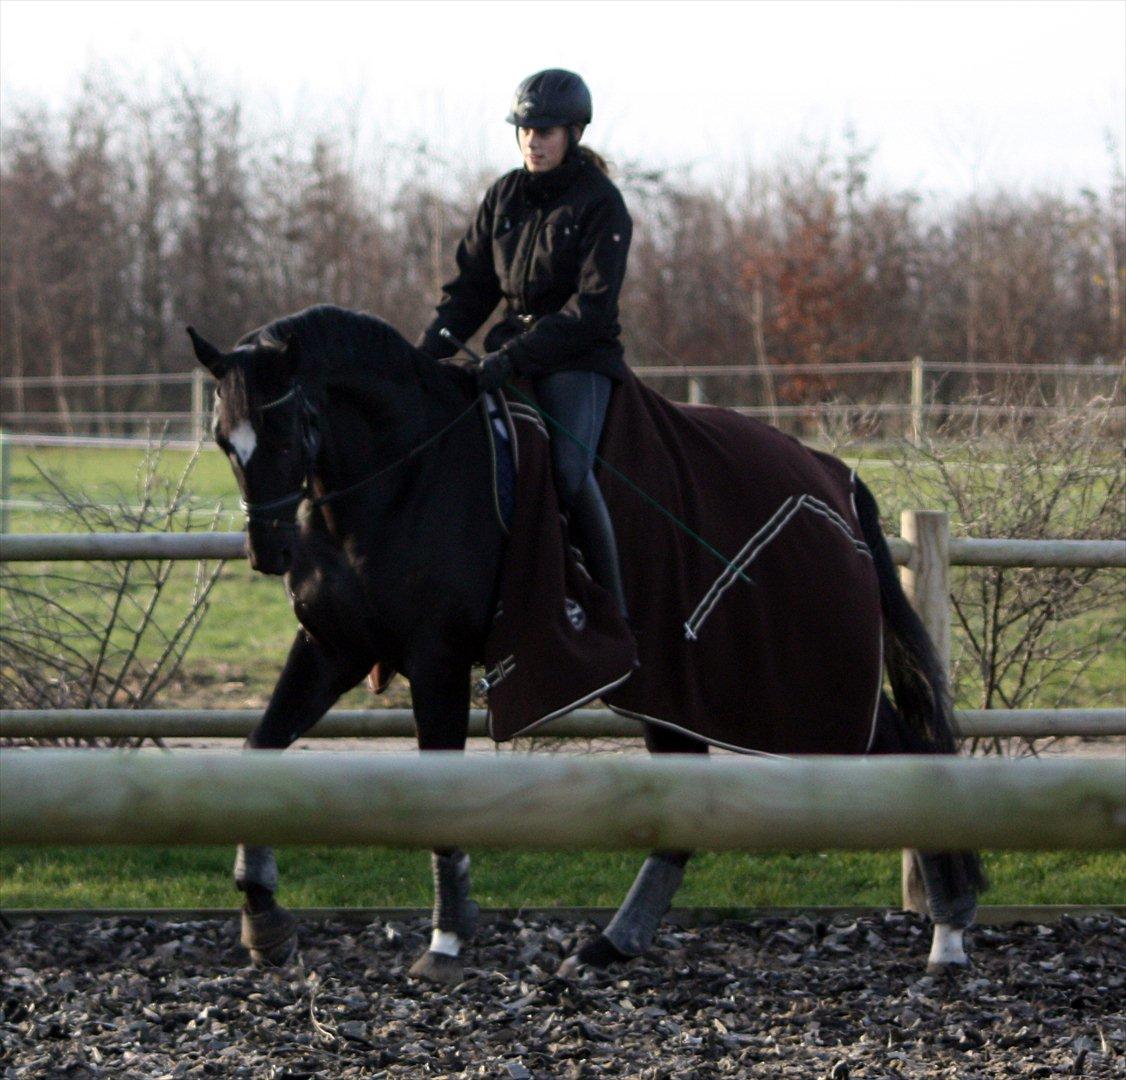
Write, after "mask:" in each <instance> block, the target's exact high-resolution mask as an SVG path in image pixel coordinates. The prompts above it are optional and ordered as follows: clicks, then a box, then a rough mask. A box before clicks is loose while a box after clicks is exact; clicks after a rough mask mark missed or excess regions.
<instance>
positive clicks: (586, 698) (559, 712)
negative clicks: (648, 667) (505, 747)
mask: <svg viewBox="0 0 1126 1080" xmlns="http://www.w3.org/2000/svg"><path fill="white" fill-rule="evenodd" d="M632 674H633V668H632V667H631V668H630V669H629V671H627V672H626V673H625V674H624V675H623V676H621V678H618V679H615V680H614V681H613V682H611V683H607V684H606V685H605V686H603V687H600V688H599V689H597V690H594V691H592V692H591V693H589V694H584V695H583V696H582V697H580V698H578V699H577V700H575V701H572V702H571V704H570V705H564V706H563V708H561V709H556V710H554V711H553V712H550V713H548V714H547V715H546V716H541V717H540V718H539V719H538V720H533V721H532V722H531V723H530V724H525V725H524V726H523V727H522V728H520V730H519V731H514V732H513V733H512V734H511V735H509V736H507V737H506V738H504V739H498V738H497V737H496V735H495V734H493V711H492V709H490V710H489V713H488V717H487V719H486V727H487V730H488V732H489V738H491V739H492V740H493V742H507V741H508V740H509V739H518V738H520V737H521V736H523V735H527V734H528V733H529V732H531V731H532V730H533V729H535V728H538V727H540V725H542V724H546V723H547V722H548V721H549V720H555V719H557V718H558V717H560V716H566V715H567V713H569V712H574V711H575V709H581V708H582V707H583V706H584V705H586V704H587V702H590V701H593V700H594V699H595V698H596V697H601V696H602V695H603V694H606V693H609V691H611V690H616V689H617V688H618V687H619V686H621V685H622V683H624V682H625V681H626V679H628V678H629V677H630V676H631V675H632ZM612 707H613V706H611V708H612Z"/></svg>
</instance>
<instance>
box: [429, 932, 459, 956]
mask: <svg viewBox="0 0 1126 1080" xmlns="http://www.w3.org/2000/svg"><path fill="white" fill-rule="evenodd" d="M430 951H431V952H440V953H442V954H443V955H445V956H457V955H459V954H460V952H461V938H459V937H458V936H457V934H455V933H454V932H453V931H452V930H435V931H434V933H432V934H431V935H430Z"/></svg>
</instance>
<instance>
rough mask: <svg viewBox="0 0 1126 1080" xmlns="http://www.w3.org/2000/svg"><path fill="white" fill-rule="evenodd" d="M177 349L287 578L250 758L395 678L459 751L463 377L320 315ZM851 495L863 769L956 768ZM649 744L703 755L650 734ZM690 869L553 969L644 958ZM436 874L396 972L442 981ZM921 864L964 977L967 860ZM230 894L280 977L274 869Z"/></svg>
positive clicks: (249, 510) (472, 588)
mask: <svg viewBox="0 0 1126 1080" xmlns="http://www.w3.org/2000/svg"><path fill="white" fill-rule="evenodd" d="M188 332H189V334H190V335H191V338H192V343H193V345H194V348H195V353H196V356H197V357H198V359H199V361H200V362H201V363H202V364H203V365H204V366H205V367H206V368H207V369H208V370H209V371H210V372H211V374H212V375H213V376H214V377H215V379H216V380H217V388H216V405H215V421H214V436H215V439H216V441H217V442H218V444H219V446H220V447H221V448H222V449H223V450H224V451H225V452H226V453H227V455H228V457H229V459H230V462H231V466H232V468H233V470H234V474H235V477H236V479H237V481H238V485H239V488H240V490H241V493H242V498H243V506H244V509H245V511H246V514H247V519H248V547H249V554H250V561H251V565H252V566H253V567H254V569H256V570H259V571H261V572H262V573H266V574H284V575H286V584H287V587H288V591H289V593H290V596H291V598H292V602H293V608H294V612H295V614H296V615H297V619H298V621H299V623H300V628H299V630H298V632H297V635H296V638H295V639H294V642H293V645H292V647H291V649H290V653H289V657H288V659H287V660H286V663H285V667H284V669H283V671H282V673H281V677H280V678H279V680H278V683H277V686H276V687H275V689H274V692H273V695H272V696H271V699H270V703H269V705H268V706H267V708H266V711H265V714H264V715H263V717H262V720H261V722H260V723H259V724H258V725H257V727H256V728H255V729H254V731H253V732H252V733H251V734H250V736H249V738H248V739H247V743H246V745H247V746H248V747H252V748H275V749H279V748H284V747H288V746H289V745H290V744H292V743H293V742H294V741H295V740H296V739H298V738H299V737H300V736H301V735H302V734H304V733H305V732H306V731H308V730H309V729H310V728H311V727H312V726H313V725H314V724H315V723H316V722H317V721H318V720H319V719H320V718H321V716H323V715H324V713H325V712H326V711H327V710H328V709H329V707H330V706H331V705H332V704H333V703H334V702H335V701H336V700H337V699H338V698H339V697H340V695H341V694H343V693H345V692H346V691H348V690H350V689H351V688H352V687H354V686H356V685H357V684H358V683H359V682H361V680H363V679H364V677H365V676H366V675H367V674H368V673H369V672H370V671H371V669H372V667H373V665H374V664H376V663H377V662H379V663H383V664H386V665H388V666H389V667H391V668H393V669H395V670H397V671H400V672H402V673H403V674H404V675H405V676H406V677H407V678H408V679H409V680H410V684H411V693H412V700H413V707H414V715H415V722H416V726H417V733H418V745H419V747H420V749H422V750H463V749H464V746H465V742H466V734H467V726H468V713H469V706H470V670H471V666H472V665H473V664H474V663H475V662H479V661H480V659H481V650H482V646H483V643H484V641H485V638H486V636H487V634H488V631H489V628H490V625H491V623H492V619H493V615H494V610H495V606H496V597H497V591H498V583H499V578H500V571H501V563H502V557H503V554H504V549H505V537H504V535H503V533H502V529H501V526H500V524H499V523H498V521H497V517H496V514H495V513H494V510H493V501H492V500H493V493H492V488H491V479H490V467H491V453H490V447H489V441H488V437H487V434H486V432H485V430H484V428H483V426H482V424H481V422H480V420H479V405H478V400H477V391H476V388H475V383H474V379H473V377H472V375H471V374H470V373H469V372H468V371H466V370H464V369H463V368H460V367H458V366H455V365H452V364H448V363H440V362H437V361H434V360H432V359H430V358H429V357H427V356H426V355H424V354H423V353H421V352H419V351H418V350H417V349H415V348H413V347H412V346H411V345H410V344H409V343H408V342H407V341H406V340H405V339H404V338H403V337H402V336H401V335H400V334H399V333H398V332H397V331H395V330H394V329H393V328H392V327H391V326H389V325H388V324H387V323H385V322H384V321H382V320H381V319H378V318H375V317H373V316H370V315H365V314H361V313H356V312H350V311H345V310H342V309H339V308H335V307H330V306H318V307H314V308H310V309H308V310H306V311H302V312H299V313H298V314H295V315H291V316H287V317H284V318H281V319H278V320H277V321H275V322H272V323H270V324H268V325H267V326H265V327H263V328H261V329H259V330H255V331H253V332H251V333H249V334H247V335H246V336H245V337H243V338H242V339H241V340H240V341H239V342H238V344H237V346H236V347H235V348H234V349H233V350H232V351H230V352H222V351H220V350H219V349H218V348H216V347H215V346H213V345H211V344H209V343H208V342H207V341H205V340H204V339H203V338H202V337H201V336H200V335H198V334H197V333H196V332H195V331H194V330H192V329H191V328H189V331H188ZM857 490H858V507H857V509H858V516H859V519H860V524H861V528H862V530H863V532H864V539H865V541H866V542H867V544H868V545H869V547H870V548H871V549H872V551H873V554H874V558H875V561H876V568H877V574H878V577H879V582H880V592H881V603H882V607H883V612H884V622H885V626H884V633H885V636H886V638H887V640H888V649H887V667H888V675H889V680H890V682H891V685H892V687H893V691H894V693H895V695H896V700H897V703H898V705H899V709H896V707H895V706H893V705H892V703H891V701H890V700H889V699H888V698H887V697H886V696H884V697H882V699H881V702H880V708H879V714H878V720H877V724H876V735H875V739H874V742H873V746H872V751H873V752H884V753H897V752H906V753H936V752H939V753H950V752H953V750H954V737H953V732H952V727H951V724H950V711H949V705H948V702H947V699H946V685H945V677H944V675H943V673H942V670H941V668H940V666H939V665H938V664H937V663H936V661H935V656H934V650H933V647H932V646H931V644H930V642H929V639H928V638H927V636H926V633H925V631H924V630H923V628H922V625H921V624H920V622H919V620H918V618H917V617H916V616H915V614H914V612H913V611H912V610H911V607H910V605H909V604H908V602H907V600H906V597H905V596H904V594H903V592H902V590H901V588H900V586H899V583H898V578H897V576H896V574H895V571H894V567H893V565H892V562H891V559H890V556H889V554H888V550H887V545H886V542H885V540H884V538H883V536H882V534H881V532H880V526H879V520H878V514H877V511H876V506H875V502H874V500H873V499H872V497H871V495H870V494H869V493H868V492H867V489H866V488H864V487H863V485H860V486H859V487H858V489H857ZM622 558H623V560H628V559H629V558H630V552H629V551H624V552H623V553H622ZM646 744H647V746H648V748H649V749H650V751H652V752H658V753H662V752H664V753H667V752H696V753H700V752H703V753H706V752H707V746H706V745H704V744H702V743H700V742H698V741H696V740H693V739H690V738H688V737H687V736H685V735H682V734H679V733H677V732H675V731H670V730H667V729H662V728H658V727H656V726H655V725H648V726H647V730H646ZM688 858H689V853H687V852H655V853H653V854H652V855H651V856H650V857H649V858H648V859H647V860H646V862H645V864H644V866H643V867H642V869H641V872H640V873H639V875H638V878H637V881H636V882H635V884H634V886H633V888H632V889H631V890H630V893H629V896H628V897H627V898H626V901H625V902H624V904H623V906H622V908H621V910H620V911H619V912H618V914H617V915H616V916H615V918H614V919H613V920H612V922H611V923H610V925H609V926H608V927H607V928H606V930H605V931H604V932H603V933H601V934H599V935H598V936H596V937H594V938H592V939H591V940H589V941H587V942H585V943H584V944H583V945H582V946H581V947H580V949H579V950H578V952H577V953H576V954H575V956H573V957H571V958H569V959H568V960H567V961H566V962H565V963H564V967H563V969H561V970H562V972H563V973H564V974H566V973H567V972H569V971H574V970H575V969H577V968H579V967H580V966H582V965H584V964H589V965H592V966H604V965H606V964H609V963H611V962H614V961H617V960H622V959H625V958H628V957H631V956H636V955H639V954H640V953H642V952H644V951H645V950H646V949H647V948H648V947H649V946H650V945H651V944H652V941H653V939H654V937H655V934H656V931H657V926H658V923H659V921H660V919H661V918H662V916H663V915H664V914H665V912H666V911H667V910H668V907H669V905H670V904H671V902H672V898H673V895H674V893H675V891H676V889H677V887H678V885H679V884H680V881H681V877H682V875H683V870H684V866H685V864H686V862H687V860H688ZM433 867H434V881H435V907H434V922H433V939H432V941H431V946H430V948H429V949H428V950H427V951H426V952H425V953H424V954H423V955H422V956H421V957H420V958H419V959H418V961H417V962H416V963H415V965H414V967H413V968H412V969H411V971H412V974H414V975H416V976H420V977H423V978H429V979H432V980H435V981H441V982H451V981H456V980H458V979H459V978H460V976H461V971H462V967H461V960H460V951H461V947H462V946H463V945H464V944H465V943H466V942H467V941H468V940H469V939H470V938H471V937H472V935H473V931H474V925H475V922H476V914H477V908H476V905H475V904H474V902H473V901H472V900H471V899H470V897H469V857H468V855H466V854H465V853H463V852H461V851H457V850H442V851H436V852H434V853H433ZM920 867H921V870H922V877H923V881H924V884H925V886H926V888H927V894H928V902H929V906H930V911H931V915H932V917H933V919H934V922H935V939H934V944H933V947H932V953H931V962H932V964H938V965H942V964H964V963H965V962H966V957H965V953H964V951H963V948H962V931H963V929H964V928H965V927H966V926H968V925H969V924H970V923H971V922H972V919H973V915H974V912H975V910H976V894H977V892H978V891H980V889H981V888H982V887H983V886H984V882H983V879H982V877H981V874H980V869H979V864H978V862H977V858H976V856H974V855H969V854H924V855H922V856H921V857H920ZM235 880H236V884H237V886H238V887H239V889H241V890H242V891H243V892H244V894H245V905H244V910H243V933H242V940H243V943H244V944H245V945H246V946H247V947H248V948H249V949H250V950H251V954H252V956H253V957H254V959H255V960H256V961H258V962H264V963H280V962H284V961H285V960H286V959H288V957H289V956H290V955H292V952H293V950H294V948H295V946H296V929H297V923H296V920H295V919H294V917H293V916H292V915H291V914H290V913H289V912H287V911H285V910H284V909H283V908H281V907H280V906H278V905H277V904H276V902H275V900H274V894H275V892H276V889H277V883H278V882H277V868H276V863H275V861H274V856H273V852H272V850H271V849H269V848H265V847H251V846H240V848H239V851H238V856H237V859H236V863H235Z"/></svg>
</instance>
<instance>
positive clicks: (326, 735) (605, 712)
mask: <svg viewBox="0 0 1126 1080" xmlns="http://www.w3.org/2000/svg"><path fill="white" fill-rule="evenodd" d="M955 716H956V718H957V721H958V729H959V732H960V733H961V734H962V735H963V736H964V737H966V738H1002V739H1003V738H1010V737H1014V736H1017V737H1020V738H1026V739H1046V738H1062V737H1064V736H1069V735H1071V736H1086V737H1090V738H1096V737H1100V736H1115V735H1126V709H967V710H963V711H959V712H957V713H955ZM261 718H262V710H261V709H0V738H3V739H63V738H74V739H93V738H131V739H139V738H144V739H241V738H245V737H246V736H247V735H248V734H249V733H250V730H251V729H252V728H253V727H254V725H255V724H257V723H258V721H259V720H260V719H261ZM641 733H642V725H641V723H640V722H639V721H637V720H630V719H629V718H628V717H624V716H618V715H617V714H616V713H614V712H612V711H611V710H609V709H580V710H578V711H576V712H573V713H571V714H570V715H568V716H564V717H560V718H559V719H558V720H553V721H551V722H550V723H548V724H544V726H543V728H542V729H538V730H537V732H536V734H537V736H541V735H542V736H546V737H552V738H573V739H629V738H640V736H641ZM414 734H415V727H414V714H413V713H412V712H411V711H410V709H334V710H333V711H332V712H329V713H327V714H326V715H325V717H324V719H322V720H320V721H319V722H318V723H317V725H316V726H315V727H314V728H313V729H312V730H311V731H309V732H308V733H307V734H306V735H305V736H304V738H310V739H341V738H345V739H397V738H413V737H414ZM469 734H470V735H471V736H473V737H478V738H479V737H482V736H485V735H487V732H486V730H485V713H484V711H483V710H481V709H474V710H473V711H472V712H471V713H470V714H469Z"/></svg>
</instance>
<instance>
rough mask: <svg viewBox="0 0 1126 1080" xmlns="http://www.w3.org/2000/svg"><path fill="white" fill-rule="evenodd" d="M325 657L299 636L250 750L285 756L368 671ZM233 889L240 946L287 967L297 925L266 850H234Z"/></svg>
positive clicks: (251, 737) (247, 744)
mask: <svg viewBox="0 0 1126 1080" xmlns="http://www.w3.org/2000/svg"><path fill="white" fill-rule="evenodd" d="M368 666H370V665H367V666H365V665H364V664H362V663H359V662H358V661H352V660H350V659H347V658H344V657H342V656H339V655H337V654H331V653H329V652H327V651H326V650H325V649H324V648H323V647H322V646H321V645H319V644H317V643H316V642H315V641H313V639H312V638H310V637H309V636H308V635H307V634H306V633H305V632H304V631H303V630H300V631H298V633H297V638H296V640H295V641H294V643H293V646H292V647H291V649H290V652H289V657H288V658H287V660H286V663H285V667H284V668H283V669H282V673H281V677H280V678H279V679H278V683H277V686H275V687H274V692H273V694H272V695H271V696H270V703H269V705H268V706H267V707H266V712H265V713H264V714H263V716H262V719H261V720H260V721H259V723H258V725H257V726H256V727H255V728H254V730H253V731H252V732H251V733H250V735H249V736H247V739H246V742H245V743H244V747H245V748H246V749H250V750H284V749H285V748H286V747H288V746H290V745H291V744H292V743H293V742H295V741H296V740H297V739H299V738H300V737H301V736H302V735H303V734H304V733H305V732H306V731H308V730H309V728H311V727H312V726H313V725H314V724H315V723H316V722H317V721H318V720H319V719H320V718H321V717H322V716H323V715H324V714H325V712H326V711H327V710H328V709H329V708H330V707H331V706H332V704H333V703H334V702H335V701H336V699H337V698H338V697H340V695H341V694H342V693H344V692H345V691H346V690H350V689H351V688H352V687H353V686H355V685H356V683H358V682H359V681H360V679H362V678H363V676H364V673H365V671H366V670H367V667H368ZM234 877H235V885H236V887H237V888H238V889H239V890H240V891H241V892H242V893H243V894H244V895H245V897H246V901H245V903H244V905H243V911H242V943H243V945H245V946H246V948H247V949H248V950H249V951H250V956H251V959H252V960H253V961H254V962H255V963H256V964H261V965H275V964H284V963H286V962H287V961H288V960H289V959H290V958H291V957H292V956H293V954H294V952H295V951H296V949H297V920H296V919H295V918H294V917H293V915H292V914H290V912H288V911H286V910H285V909H284V908H282V907H280V906H279V905H278V904H277V902H276V901H275V899H274V894H275V893H276V892H277V888H278V865H277V861H276V859H275V858H274V850H273V848H271V847H264V846H260V845H251V844H239V846H238V852H237V854H236V856H235V867H234Z"/></svg>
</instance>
